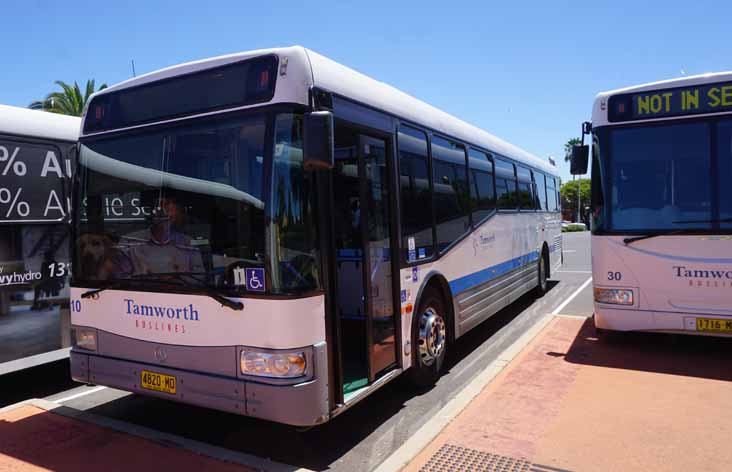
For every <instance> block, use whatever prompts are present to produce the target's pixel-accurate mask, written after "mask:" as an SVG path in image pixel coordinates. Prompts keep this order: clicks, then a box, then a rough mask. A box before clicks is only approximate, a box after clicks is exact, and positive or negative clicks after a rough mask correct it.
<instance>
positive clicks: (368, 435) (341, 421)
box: [48, 233, 592, 471]
mask: <svg viewBox="0 0 732 472" xmlns="http://www.w3.org/2000/svg"><path fill="white" fill-rule="evenodd" d="M589 247H590V238H589V233H565V242H564V248H565V250H566V252H565V259H564V263H565V265H564V267H563V268H562V270H561V271H560V272H558V273H556V274H552V275H553V277H552V278H553V279H554V280H556V281H557V282H553V283H552V284H551V290H550V291H549V292H548V293H547V294H546V295H545V296H544V297H543V298H542V299H540V300H534V299H533V298H532V297H531V296H526V297H523V298H522V299H520V300H518V301H517V302H516V303H514V304H513V305H511V306H509V307H507V308H506V309H505V310H503V311H502V312H500V313H499V314H497V315H496V316H494V317H493V318H491V319H490V320H488V321H486V322H485V323H484V324H483V325H481V326H480V327H478V328H476V329H474V330H473V331H471V332H470V333H468V334H467V335H465V336H464V337H463V338H461V339H460V340H459V341H458V343H456V345H455V346H453V348H452V349H451V351H450V352H449V354H448V359H447V363H448V372H447V373H446V375H445V376H444V377H442V378H441V379H440V381H439V382H438V383H437V385H436V386H435V387H434V388H432V389H430V390H429V391H426V392H416V391H415V390H413V389H412V388H410V387H409V386H408V384H407V383H406V382H405V381H404V380H403V379H396V380H395V381H394V382H392V383H391V384H389V385H387V386H385V387H384V388H382V389H381V390H379V391H378V392H376V393H374V394H373V395H371V396H370V397H369V398H367V399H365V400H364V401H362V402H361V403H360V404H358V405H356V406H354V407H353V408H352V409H351V410H349V411H347V412H345V413H344V414H342V415H340V416H339V417H337V418H335V419H334V420H333V421H331V422H329V423H327V424H325V425H323V426H319V427H317V428H313V429H310V430H307V431H297V430H295V429H293V428H291V427H286V426H282V425H277V424H272V423H268V422H264V421H259V420H255V419H250V418H243V417H238V416H234V415H229V414H225V413H220V412H216V411H213V410H207V409H203V408H197V407H193V406H188V405H182V404H177V403H173V402H168V401H165V400H159V399H154V398H147V397H142V396H138V395H132V394H129V393H126V392H122V391H119V390H114V389H109V388H105V389H101V390H95V391H93V392H92V393H88V392H90V391H91V390H93V388H90V387H78V388H74V389H71V390H68V391H64V392H61V393H59V394H56V395H52V396H50V397H48V399H49V400H57V401H58V400H61V402H62V403H63V404H64V405H67V406H70V407H72V408H76V409H79V410H86V411H89V412H92V413H95V414H97V415H103V416H107V417H112V418H116V419H120V420H123V421H127V422H130V423H134V424H139V425H143V426H147V427H150V428H154V429H157V430H160V431H164V432H168V433H172V434H177V435H180V436H183V437H186V438H189V439H195V440H199V441H203V442H206V443H209V444H213V445H216V446H221V447H225V448H228V449H232V450H236V451H241V452H245V453H248V454H253V455H256V456H259V457H264V458H271V459H272V460H276V461H279V462H285V463H288V464H292V465H296V466H300V467H307V468H309V469H315V470H326V469H331V470H347V471H355V470H359V471H360V470H371V469H373V468H374V467H376V466H377V465H378V464H379V463H381V462H382V461H383V460H384V459H386V457H388V456H389V455H390V454H391V453H392V452H393V451H394V450H395V449H396V448H398V447H399V446H400V445H401V444H402V443H403V442H404V441H405V440H406V439H407V438H409V437H410V436H411V435H412V434H414V432H416V431H417V430H418V429H419V428H420V426H422V425H423V424H424V423H425V422H426V421H427V420H428V419H429V418H430V417H432V416H434V414H435V413H436V412H437V411H439V410H440V408H442V407H443V406H444V405H445V404H446V403H447V402H448V401H449V400H450V399H451V398H453V397H454V396H455V394H456V393H458V392H460V391H461V390H462V389H463V388H464V387H465V386H466V385H467V384H468V383H469V382H470V381H471V380H472V379H473V378H474V377H475V376H476V375H477V374H478V373H479V372H480V371H481V369H482V368H483V367H485V366H487V365H488V364H489V363H491V362H492V361H493V360H495V359H496V358H497V356H498V355H499V354H500V353H501V352H502V351H503V350H504V349H506V348H507V347H508V346H510V345H511V344H512V343H513V342H514V341H515V340H516V339H517V338H518V337H519V336H520V335H521V334H522V333H523V332H525V331H526V330H527V329H528V328H529V327H530V326H532V325H533V324H534V323H536V322H537V321H538V320H539V319H540V318H541V317H542V316H543V315H545V314H546V313H550V312H552V311H553V310H554V309H555V308H557V307H558V306H559V305H561V304H562V303H563V302H564V301H565V300H566V299H567V298H568V297H570V296H571V295H572V294H573V293H574V292H575V291H577V289H578V288H579V287H581V286H582V285H583V284H584V282H585V281H587V280H588V279H589V277H590V273H589V270H590V254H589ZM591 302H592V300H591V284H590V285H587V286H585V288H584V289H583V290H582V292H581V293H580V294H579V296H577V297H576V298H575V299H574V300H573V301H572V302H571V303H569V304H568V305H567V306H566V307H565V308H564V309H563V310H562V313H568V314H571V315H579V316H589V315H590V314H591V313H592V303H591ZM85 393H88V394H85ZM76 395H82V396H78V397H76ZM69 397H75V398H69Z"/></svg>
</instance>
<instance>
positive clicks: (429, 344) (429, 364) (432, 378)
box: [408, 288, 448, 388]
mask: <svg viewBox="0 0 732 472" xmlns="http://www.w3.org/2000/svg"><path fill="white" fill-rule="evenodd" d="M445 313H446V311H445V306H444V302H443V300H442V297H441V296H440V294H439V293H438V292H437V290H435V289H433V288H429V289H427V291H426V292H425V293H424V295H423V296H422V301H420V304H419V310H417V311H416V312H415V313H414V316H413V318H412V346H414V347H413V349H412V367H411V368H410V369H409V371H408V375H409V377H410V380H411V382H412V384H414V385H415V386H416V387H418V388H427V387H430V386H432V385H434V384H435V382H437V379H438V378H439V377H440V374H441V373H442V366H443V364H444V362H445V353H446V352H447V339H448V337H447V329H448V326H447V316H446V315H445Z"/></svg>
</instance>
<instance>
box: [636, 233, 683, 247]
mask: <svg viewBox="0 0 732 472" xmlns="http://www.w3.org/2000/svg"><path fill="white" fill-rule="evenodd" d="M683 232H684V230H676V231H667V232H665V233H650V234H644V235H642V236H633V237H632V238H625V239H623V242H624V243H625V245H626V246H627V245H628V244H632V243H634V242H636V241H641V240H643V239H650V238H655V237H656V236H671V235H673V234H681V233H683Z"/></svg>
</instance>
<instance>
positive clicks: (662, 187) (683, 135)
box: [609, 123, 713, 230]
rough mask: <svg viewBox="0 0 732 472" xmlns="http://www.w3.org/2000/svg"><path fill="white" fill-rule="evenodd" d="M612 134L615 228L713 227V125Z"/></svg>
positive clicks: (635, 129)
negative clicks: (711, 126)
mask: <svg viewBox="0 0 732 472" xmlns="http://www.w3.org/2000/svg"><path fill="white" fill-rule="evenodd" d="M610 136H611V137H610V149H611V153H612V157H611V160H612V172H611V188H610V195H609V198H610V199H611V203H610V208H611V212H612V213H611V224H612V226H613V228H614V229H616V230H645V229H661V230H663V229H685V228H698V229H710V228H711V222H709V220H710V219H711V218H712V217H713V213H712V207H713V202H712V191H711V186H710V185H709V181H710V178H709V176H710V175H711V174H710V173H711V155H710V125H709V124H708V123H685V124H676V125H666V126H656V127H640V128H628V129H616V130H613V131H612V132H611V135H610ZM704 221H706V223H704ZM685 222H689V223H685Z"/></svg>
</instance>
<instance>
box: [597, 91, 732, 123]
mask: <svg viewBox="0 0 732 472" xmlns="http://www.w3.org/2000/svg"><path fill="white" fill-rule="evenodd" d="M730 111H732V82H721V83H713V84H704V85H690V86H687V87H677V88H671V89H662V90H647V91H644V92H637V93H627V94H622V95H615V96H613V97H610V100H609V104H608V120H609V121H611V122H616V121H634V120H648V119H654V118H668V117H675V116H686V115H702V114H706V113H721V112H730Z"/></svg>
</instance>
